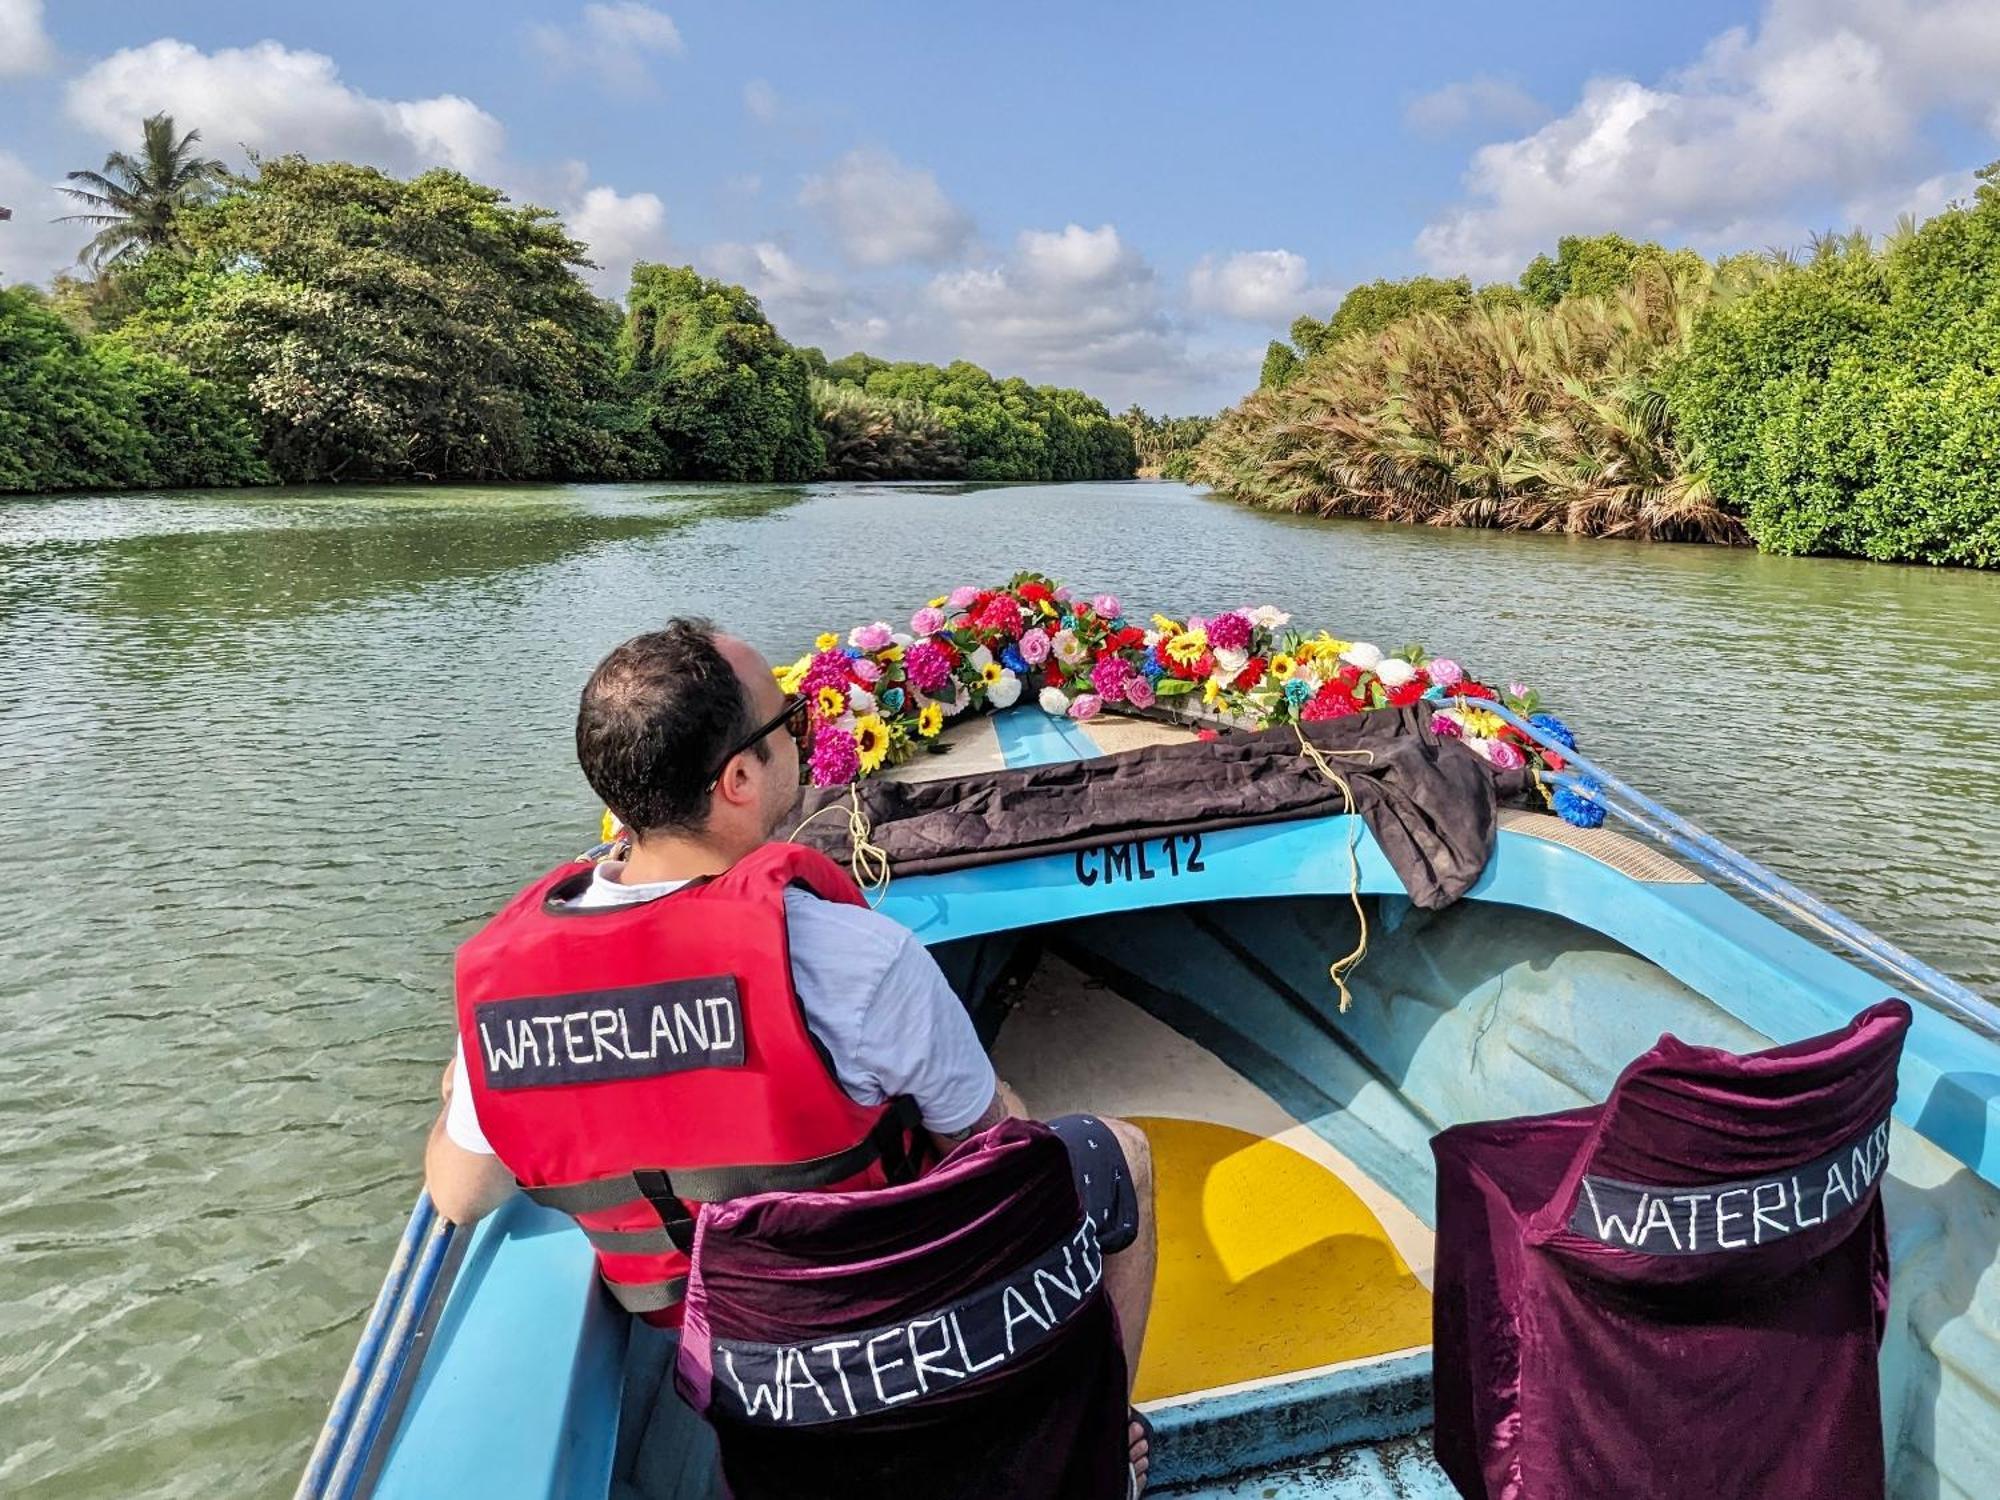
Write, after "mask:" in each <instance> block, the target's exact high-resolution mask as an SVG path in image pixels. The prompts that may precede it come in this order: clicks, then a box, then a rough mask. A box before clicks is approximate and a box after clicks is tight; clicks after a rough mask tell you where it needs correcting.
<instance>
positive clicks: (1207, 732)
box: [1194, 729, 1219, 740]
mask: <svg viewBox="0 0 2000 1500" xmlns="http://www.w3.org/2000/svg"><path fill="white" fill-rule="evenodd" d="M1194 737H1195V738H1196V739H1198V740H1212V739H1217V738H1219V736H1218V735H1217V734H1216V732H1215V731H1214V730H1213V729H1197V730H1196V731H1195V732H1194Z"/></svg>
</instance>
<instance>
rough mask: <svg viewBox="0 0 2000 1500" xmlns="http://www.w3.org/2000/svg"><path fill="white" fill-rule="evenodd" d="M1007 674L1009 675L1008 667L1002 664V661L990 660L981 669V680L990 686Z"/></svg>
mask: <svg viewBox="0 0 2000 1500" xmlns="http://www.w3.org/2000/svg"><path fill="white" fill-rule="evenodd" d="M1006 675H1007V669H1006V668H1005V667H1003V666H1001V665H1000V663H999V662H997V661H989V662H988V663H987V664H986V665H985V666H983V667H981V668H980V669H979V680H980V681H981V682H983V683H985V684H986V685H987V686H988V687H991V686H993V684H994V683H996V682H998V681H999V680H1000V679H1001V678H1003V677H1005V676H1006Z"/></svg>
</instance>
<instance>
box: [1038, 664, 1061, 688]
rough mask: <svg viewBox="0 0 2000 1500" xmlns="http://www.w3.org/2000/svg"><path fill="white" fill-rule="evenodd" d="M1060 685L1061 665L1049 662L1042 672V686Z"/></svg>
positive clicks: (1055, 686)
mask: <svg viewBox="0 0 2000 1500" xmlns="http://www.w3.org/2000/svg"><path fill="white" fill-rule="evenodd" d="M1062 685H1063V675H1062V667H1061V666H1060V665H1059V664H1058V663H1056V662H1050V663H1049V664H1048V667H1047V669H1046V670H1045V671H1043V673H1042V686H1043V687H1053V688H1059V687H1061V686H1062Z"/></svg>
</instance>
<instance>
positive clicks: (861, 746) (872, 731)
mask: <svg viewBox="0 0 2000 1500" xmlns="http://www.w3.org/2000/svg"><path fill="white" fill-rule="evenodd" d="M854 748H855V749H857V750H859V751H860V752H861V774H862V775H864V776H865V775H867V774H868V773H869V772H871V771H879V770H881V769H882V762H883V761H885V760H887V759H888V758H889V726H888V725H887V724H884V723H883V722H882V720H881V719H880V718H879V717H877V716H876V715H874V714H863V715H862V716H861V717H860V718H858V719H856V720H855V721H854Z"/></svg>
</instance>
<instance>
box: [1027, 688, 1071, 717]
mask: <svg viewBox="0 0 2000 1500" xmlns="http://www.w3.org/2000/svg"><path fill="white" fill-rule="evenodd" d="M1035 701H1036V702H1037V703H1039V704H1041V705H1042V712H1043V713H1045V714H1055V715H1056V716H1057V717H1061V716H1062V715H1063V714H1066V713H1068V712H1069V697H1068V695H1066V694H1065V693H1064V692H1063V690H1062V689H1061V688H1059V687H1045V688H1043V689H1042V696H1041V697H1039V698H1037V699H1036V700H1035Z"/></svg>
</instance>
